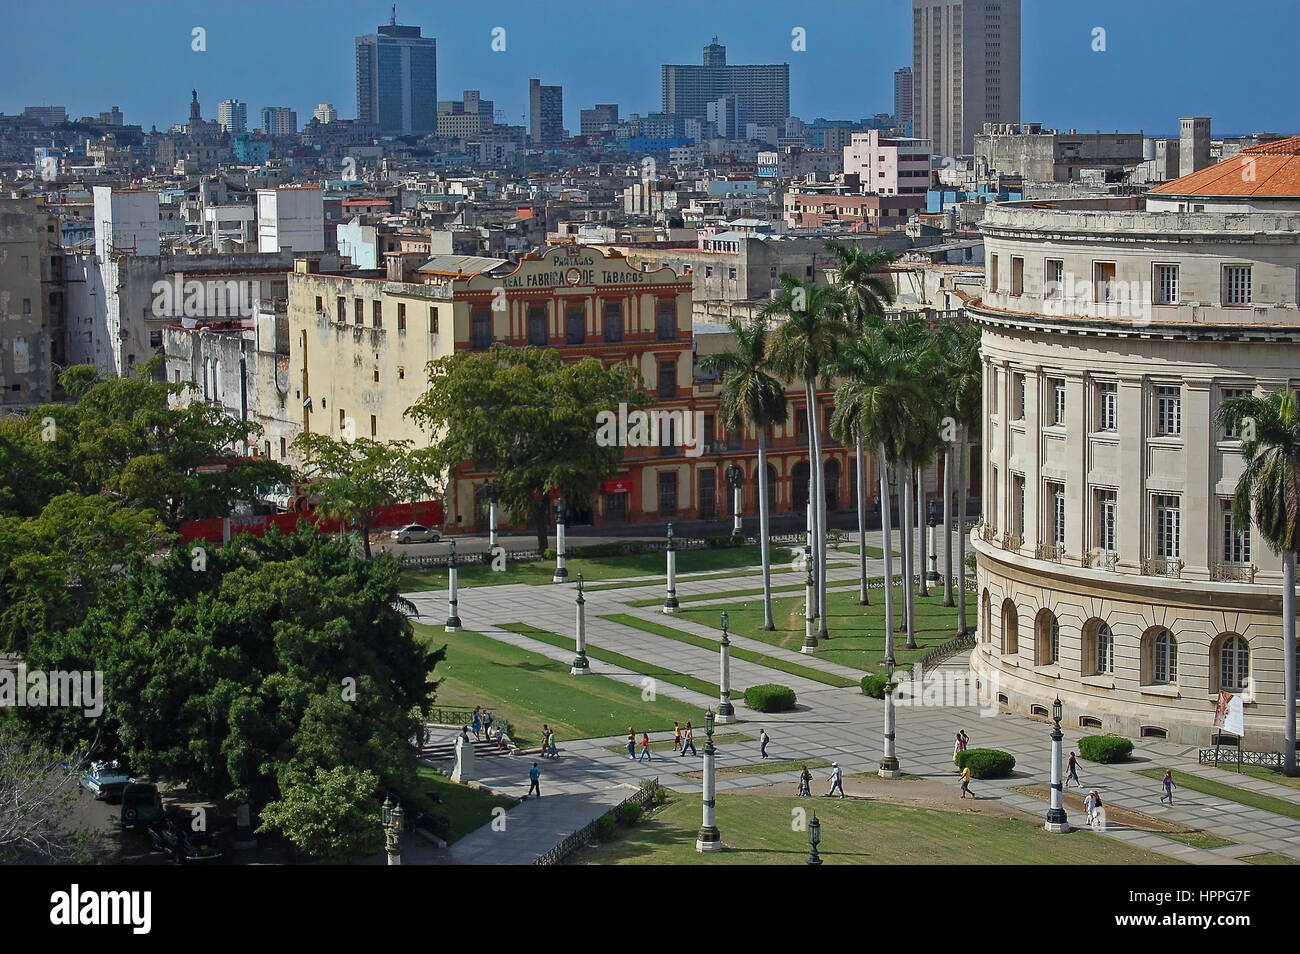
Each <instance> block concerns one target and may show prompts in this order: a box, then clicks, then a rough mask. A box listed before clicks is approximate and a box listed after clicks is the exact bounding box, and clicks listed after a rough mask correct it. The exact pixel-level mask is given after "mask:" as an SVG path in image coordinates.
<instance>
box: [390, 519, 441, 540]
mask: <svg viewBox="0 0 1300 954" xmlns="http://www.w3.org/2000/svg"><path fill="white" fill-rule="evenodd" d="M393 539H394V540H396V541H397V542H398V543H437V542H438V541H439V540H441V539H442V531H440V530H432V529H430V528H429V527H425V526H421V525H420V524H418V523H408V524H407V525H406V526H404V527H402V528H400V529H398V530H394V531H393Z"/></svg>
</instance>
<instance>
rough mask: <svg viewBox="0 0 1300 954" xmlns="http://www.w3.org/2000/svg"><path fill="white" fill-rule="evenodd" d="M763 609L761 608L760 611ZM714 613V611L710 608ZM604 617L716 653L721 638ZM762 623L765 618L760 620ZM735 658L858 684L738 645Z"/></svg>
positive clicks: (737, 693)
mask: <svg viewBox="0 0 1300 954" xmlns="http://www.w3.org/2000/svg"><path fill="white" fill-rule="evenodd" d="M760 612H761V611H760ZM709 613H710V615H712V610H710V611H709ZM601 619H607V620H609V621H610V622H611V623H621V624H623V625H624V626H631V627H633V628H634V629H639V630H642V631H643V632H647V633H654V634H655V635H656V636H665V637H667V638H668V639H675V640H677V641H678V642H681V643H686V644H688V645H690V646H698V647H700V648H701V649H709V650H712V651H714V652H716V651H717V649H718V640H716V639H706V638H705V637H703V636H696V635H695V634H694V633H688V632H686V631H685V630H681V629H677V628H676V627H674V626H665V625H664V624H663V623H653V622H651V621H649V620H645V619H641V618H640V617H639V616H629V615H628V614H627V613H614V614H612V615H610V616H602V617H601ZM759 622H760V623H761V622H762V620H761V619H760V621H759ZM731 658H732V659H743V660H745V661H746V662H752V663H757V664H758V665H760V666H766V667H768V668H769V669H776V670H779V671H780V672H785V673H789V674H790V675H792V676H802V677H803V678H805V679H811V680H813V681H814V682H820V683H822V684H823V685H827V686H834V687H835V688H837V689H844V688H847V687H848V686H856V685H857V683H856V682H854V681H853V680H852V679H844V678H842V677H840V676H836V675H834V674H832V673H826V672H821V671H820V670H818V669H809V668H808V667H807V666H800V665H799V664H797V663H790V662H786V661H785V660H784V659H776V658H774V657H772V656H765V655H763V654H762V653H756V652H753V651H752V650H749V649H741V648H739V647H738V646H734V645H733V646H732V647H731ZM743 695H744V690H743V689H737V688H736V687H734V686H733V687H732V690H731V697H732V698H733V699H739V698H740V697H741V696H743Z"/></svg>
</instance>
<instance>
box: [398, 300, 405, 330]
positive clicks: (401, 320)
mask: <svg viewBox="0 0 1300 954" xmlns="http://www.w3.org/2000/svg"><path fill="white" fill-rule="evenodd" d="M397 330H398V331H405V330H406V303H405V302H400V301H399V302H398V303H397Z"/></svg>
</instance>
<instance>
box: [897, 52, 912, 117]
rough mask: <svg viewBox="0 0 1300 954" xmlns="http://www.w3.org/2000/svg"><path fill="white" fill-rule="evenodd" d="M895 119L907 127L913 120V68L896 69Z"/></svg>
mask: <svg viewBox="0 0 1300 954" xmlns="http://www.w3.org/2000/svg"><path fill="white" fill-rule="evenodd" d="M894 120H895V121H896V122H897V123H898V124H899V125H900V126H902V127H904V128H906V127H907V125H908V124H909V123H911V121H912V68H911V67H910V66H904V67H903V68H902V69H900V70H894Z"/></svg>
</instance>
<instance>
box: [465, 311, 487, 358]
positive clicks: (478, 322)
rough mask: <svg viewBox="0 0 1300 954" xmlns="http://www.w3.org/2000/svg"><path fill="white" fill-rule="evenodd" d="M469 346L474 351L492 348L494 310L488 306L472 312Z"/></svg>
mask: <svg viewBox="0 0 1300 954" xmlns="http://www.w3.org/2000/svg"><path fill="white" fill-rule="evenodd" d="M469 324H470V332H469V346H470V348H471V349H472V350H474V351H486V350H487V349H488V348H490V347H492V309H491V308H489V307H487V306H486V305H484V306H482V307H478V308H473V309H471V310H470V317H469Z"/></svg>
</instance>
